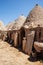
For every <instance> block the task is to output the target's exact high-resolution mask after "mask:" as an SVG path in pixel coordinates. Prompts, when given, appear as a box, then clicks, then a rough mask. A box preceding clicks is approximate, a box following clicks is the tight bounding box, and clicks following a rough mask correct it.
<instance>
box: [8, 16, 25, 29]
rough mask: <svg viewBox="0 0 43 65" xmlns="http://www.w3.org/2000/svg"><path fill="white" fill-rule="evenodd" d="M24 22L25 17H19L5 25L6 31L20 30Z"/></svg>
mask: <svg viewBox="0 0 43 65" xmlns="http://www.w3.org/2000/svg"><path fill="white" fill-rule="evenodd" d="M25 20H26V17H25V16H23V15H21V16H19V17H18V18H17V19H16V20H14V21H13V22H11V23H9V24H8V25H7V29H8V30H18V29H20V28H21V27H22V26H23V24H24V22H25Z"/></svg>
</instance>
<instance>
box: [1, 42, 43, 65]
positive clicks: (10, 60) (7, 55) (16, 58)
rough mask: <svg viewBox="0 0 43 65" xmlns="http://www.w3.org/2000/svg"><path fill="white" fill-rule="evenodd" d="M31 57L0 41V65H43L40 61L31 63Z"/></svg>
mask: <svg viewBox="0 0 43 65" xmlns="http://www.w3.org/2000/svg"><path fill="white" fill-rule="evenodd" d="M28 58H29V56H28V55H26V54H24V53H22V52H20V51H19V50H18V49H16V48H14V47H11V46H10V45H9V44H8V43H6V42H3V41H0V65H43V63H40V61H37V62H30V61H29V60H28Z"/></svg>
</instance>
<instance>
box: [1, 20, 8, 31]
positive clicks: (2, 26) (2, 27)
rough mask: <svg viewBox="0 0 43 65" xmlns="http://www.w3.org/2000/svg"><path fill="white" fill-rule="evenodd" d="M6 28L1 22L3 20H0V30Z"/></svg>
mask: <svg viewBox="0 0 43 65" xmlns="http://www.w3.org/2000/svg"><path fill="white" fill-rule="evenodd" d="M6 30H7V29H6V27H5V25H4V23H3V21H1V20H0V31H6Z"/></svg>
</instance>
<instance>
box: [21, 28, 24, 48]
mask: <svg viewBox="0 0 43 65" xmlns="http://www.w3.org/2000/svg"><path fill="white" fill-rule="evenodd" d="M20 34H21V37H20V38H21V45H20V47H21V48H22V40H23V37H25V29H24V28H21V31H20Z"/></svg>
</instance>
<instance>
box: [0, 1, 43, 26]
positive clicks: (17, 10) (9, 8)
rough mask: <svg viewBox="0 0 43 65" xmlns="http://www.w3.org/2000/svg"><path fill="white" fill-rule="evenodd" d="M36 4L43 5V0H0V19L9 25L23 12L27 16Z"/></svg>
mask: <svg viewBox="0 0 43 65" xmlns="http://www.w3.org/2000/svg"><path fill="white" fill-rule="evenodd" d="M36 4H39V5H40V6H41V7H43V0H0V20H2V21H3V22H4V24H5V25H7V24H8V23H9V22H11V21H13V20H15V19H17V18H18V17H19V16H20V15H22V14H23V15H24V16H27V15H28V14H29V12H30V11H31V10H32V8H33V7H34V6H35V5H36Z"/></svg>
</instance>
